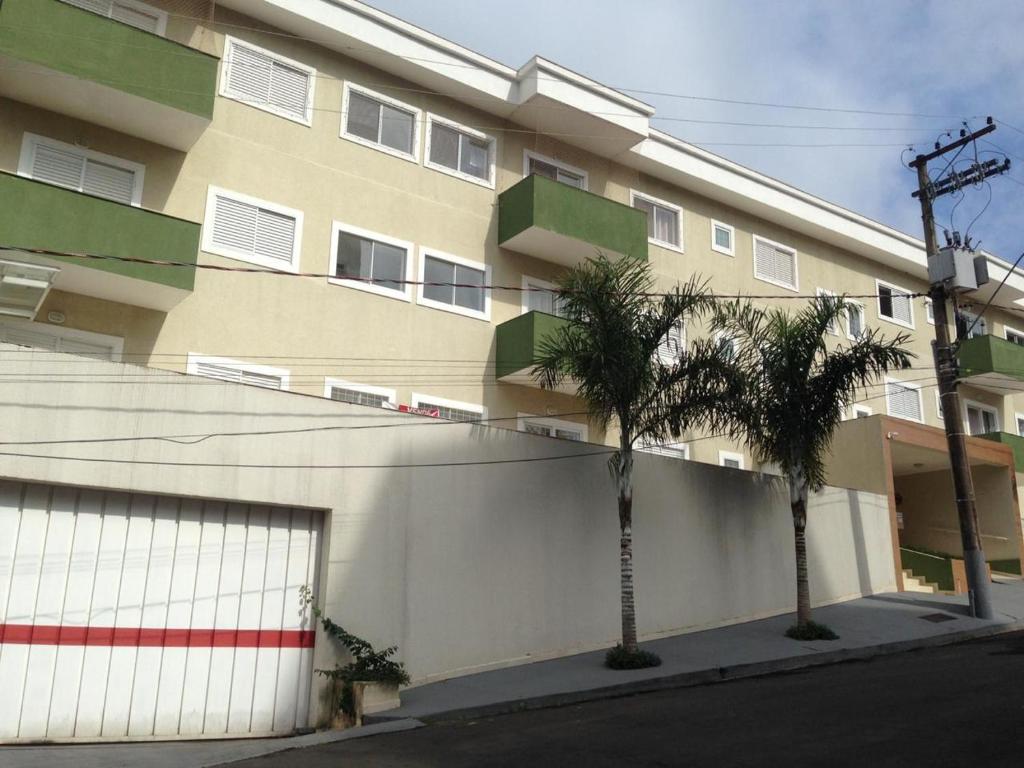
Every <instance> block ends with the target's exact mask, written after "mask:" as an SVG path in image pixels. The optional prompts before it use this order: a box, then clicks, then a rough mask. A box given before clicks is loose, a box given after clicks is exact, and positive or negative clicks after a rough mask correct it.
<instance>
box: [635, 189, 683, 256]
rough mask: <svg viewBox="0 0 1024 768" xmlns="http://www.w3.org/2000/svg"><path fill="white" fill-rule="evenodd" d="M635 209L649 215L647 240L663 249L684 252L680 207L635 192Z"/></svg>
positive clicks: (681, 210)
mask: <svg viewBox="0 0 1024 768" xmlns="http://www.w3.org/2000/svg"><path fill="white" fill-rule="evenodd" d="M632 195H633V207H634V208H636V209H638V210H641V211H643V212H644V213H646V214H647V239H648V240H649V241H650V242H652V243H654V244H655V245H660V246H662V247H663V248H671V249H672V250H674V251H680V252H682V250H683V230H682V221H683V209H682V208H680V207H679V206H678V205H672V203H668V202H665V201H664V200H658V199H657V198H654V197H649V196H647V195H641V194H640V193H639V192H633V193H632Z"/></svg>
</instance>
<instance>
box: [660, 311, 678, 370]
mask: <svg viewBox="0 0 1024 768" xmlns="http://www.w3.org/2000/svg"><path fill="white" fill-rule="evenodd" d="M682 354H683V324H682V322H680V321H677V322H676V323H674V324H673V325H672V327H671V328H670V329H669V332H668V333H666V334H665V337H664V338H663V339H662V340H661V342H660V343H659V344H658V359H659V360H660V361H661V362H662V363H665V364H666V365H673V364H675V363H677V362H679V359H680V357H682Z"/></svg>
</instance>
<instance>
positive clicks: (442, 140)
mask: <svg viewBox="0 0 1024 768" xmlns="http://www.w3.org/2000/svg"><path fill="white" fill-rule="evenodd" d="M430 162H432V163H437V164H438V165H443V166H444V167H445V168H451V169H453V170H455V169H457V168H458V167H459V134H458V132H456V131H453V130H452V129H451V128H449V127H447V126H445V125H440V124H438V123H433V124H432V125H431V128H430Z"/></svg>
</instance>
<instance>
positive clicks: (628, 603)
mask: <svg viewBox="0 0 1024 768" xmlns="http://www.w3.org/2000/svg"><path fill="white" fill-rule="evenodd" d="M653 285H654V278H653V275H652V273H651V271H650V268H649V267H648V266H647V264H646V262H642V261H637V260H635V259H620V260H618V261H615V262H612V261H609V260H608V259H607V258H606V257H605V256H603V255H601V254H598V256H597V257H596V258H593V259H588V260H587V261H586V262H585V263H583V264H581V265H580V266H578V267H576V268H574V269H572V270H570V271H569V272H568V273H566V274H565V276H564V277H563V278H562V279H561V280H560V281H559V285H558V287H559V292H560V296H561V302H562V310H563V315H564V317H565V318H566V319H567V320H568V323H567V324H566V325H565V326H563V327H561V328H559V329H558V330H557V331H555V332H553V333H551V334H550V335H549V336H547V337H546V338H545V339H544V340H543V341H542V343H541V345H540V349H539V354H538V356H537V358H536V359H535V360H534V364H535V367H534V369H533V375H534V376H535V378H536V379H537V380H538V381H539V382H540V383H541V384H542V386H545V387H556V386H558V385H560V384H562V383H563V382H571V383H572V384H574V385H575V387H576V390H577V394H578V396H579V397H580V398H581V399H582V400H583V401H584V402H585V403H586V404H587V408H588V411H589V413H590V416H591V418H592V419H593V420H594V421H595V422H596V423H597V424H598V425H599V426H601V427H602V428H607V427H608V425H609V424H612V423H613V422H614V424H615V426H617V427H618V431H619V445H618V450H616V451H615V453H614V454H613V455H612V457H611V459H610V461H609V469H610V471H611V474H612V477H613V479H614V480H615V483H616V492H617V496H618V509H619V530H620V549H619V561H620V572H621V597H622V644H621V647H620V648H618V649H613V652H612V653H615V652H618V654H619V658H618V662H616V660H615V659H613V657H612V655H610V656H609V659H608V663H609V665H610V666H621V665H629V666H638V665H649V664H657V663H659V662H658V660H657V657H656V656H654V655H653V654H644V653H643V652H640V651H639V649H638V646H637V631H636V600H635V596H634V593H633V532H632V525H633V446H634V445H635V444H636V443H637V442H638V441H644V442H651V443H660V442H663V441H665V440H667V439H668V437H669V436H670V435H671V436H673V437H678V436H679V435H680V434H681V433H682V431H684V430H686V429H689V428H690V427H692V426H694V425H697V424H704V423H706V421H707V420H708V419H713V418H714V405H715V403H716V402H717V400H718V398H719V397H720V392H721V390H722V389H723V386H724V384H723V382H724V381H726V379H725V378H723V375H722V374H723V373H725V372H728V371H729V370H730V368H729V366H728V364H727V362H726V361H725V360H724V358H723V357H722V355H721V354H720V353H719V351H718V349H717V347H716V346H715V345H714V344H712V343H710V342H708V341H700V342H697V343H695V344H693V345H691V346H690V349H689V350H688V351H684V350H682V349H678V350H674V351H675V352H676V354H674V355H672V356H670V357H668V358H666V356H665V354H664V352H665V347H666V345H667V340H669V339H673V338H676V336H675V335H674V334H675V333H677V332H678V329H679V328H680V327H681V326H680V323H682V322H683V319H684V318H693V317H696V316H699V315H702V314H705V313H707V312H708V311H709V310H710V309H711V308H712V306H713V301H712V299H711V297H710V295H709V294H708V293H707V291H706V288H705V286H704V284H703V283H700V282H698V281H697V280H696V279H694V280H691V281H690V282H689V283H688V284H687V285H686V286H683V287H679V286H677V287H676V288H675V290H674V291H672V292H670V293H667V294H652V293H651V291H652V288H653ZM659 351H660V352H661V353H662V354H659Z"/></svg>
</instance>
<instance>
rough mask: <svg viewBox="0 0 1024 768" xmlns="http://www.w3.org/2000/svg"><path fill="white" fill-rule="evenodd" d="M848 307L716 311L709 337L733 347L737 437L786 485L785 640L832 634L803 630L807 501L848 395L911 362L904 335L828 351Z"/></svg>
mask: <svg viewBox="0 0 1024 768" xmlns="http://www.w3.org/2000/svg"><path fill="white" fill-rule="evenodd" d="M852 307H853V305H852V304H850V303H849V302H847V301H846V300H845V298H840V297H835V296H819V297H817V298H816V299H814V300H813V301H812V302H810V304H809V305H808V306H806V307H805V308H804V309H802V310H801V311H800V312H798V313H796V314H795V315H791V314H789V313H787V312H785V311H783V310H781V309H777V308H771V309H765V308H758V307H754V306H753V305H751V304H750V303H749V302H742V303H741V302H731V303H729V304H726V305H724V306H722V307H720V308H719V310H718V311H717V312H716V314H715V317H714V319H713V322H712V328H713V329H714V330H717V331H718V332H719V334H723V335H724V336H725V337H726V338H730V339H731V340H732V348H733V355H734V361H735V364H736V366H737V375H738V376H739V378H740V379H741V380H742V381H743V390H744V391H743V394H742V396H740V397H737V398H735V399H734V400H731V401H730V405H731V407H732V418H733V420H734V421H733V423H734V427H735V430H736V434H738V435H739V436H740V437H742V438H743V439H744V441H745V442H746V444H747V446H748V447H749V448H750V449H751V451H752V452H753V453H754V454H756V455H757V456H758V458H759V459H760V460H762V461H768V462H773V463H775V464H777V465H778V466H779V468H780V469H781V470H782V473H783V475H784V476H785V477H786V478H787V479H788V481H789V504H790V508H791V510H792V512H793V530H794V539H795V546H796V595H797V599H796V606H797V612H796V615H797V623H796V625H795V626H794V627H792V628H791V629H790V632H789V633H787V634H790V635H791V636H795V637H800V638H807V637H818V638H821V637H828V638H830V639H831V638H834V637H835V635H834V633H832V632H831V630H829V629H828V628H827V627H822V626H821V625H817V624H814V622H812V621H811V597H810V588H809V582H808V578H807V541H806V538H805V532H806V527H807V497H808V492H809V491H811V490H815V491H817V490H820V489H821V488H822V486H823V485H824V484H825V474H826V470H825V455H826V452H827V450H828V448H829V446H830V445H831V442H832V438H833V435H834V434H835V431H836V428H837V427H838V425H839V423H840V422H841V421H842V419H843V411H844V409H845V407H846V404H848V403H850V402H853V401H854V400H855V398H856V394H857V391H858V390H860V389H862V388H864V387H866V386H868V385H870V384H872V383H873V382H875V381H876V380H877V378H878V377H879V376H881V375H882V374H884V373H885V372H887V371H889V370H890V369H894V368H897V369H899V368H907V367H909V365H910V361H911V359H912V358H914V357H916V356H915V355H914V354H913V353H912V352H909V351H908V350H906V349H905V348H904V344H905V343H906V342H907V340H908V338H909V337H908V336H907V335H906V334H899V335H898V336H896V337H895V338H894V339H891V340H886V339H885V338H884V337H882V336H881V334H879V333H878V332H877V331H875V330H870V331H864V332H862V333H860V334H859V336H858V337H857V338H855V339H853V340H852V341H851V342H850V343H848V344H844V345H840V346H837V347H834V348H832V349H829V348H828V346H827V345H826V336H827V334H828V333H829V332H833V333H836V332H838V330H839V327H840V322H841V320H842V319H843V318H844V317H845V315H846V313H847V312H848V311H850V310H851V309H852Z"/></svg>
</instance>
